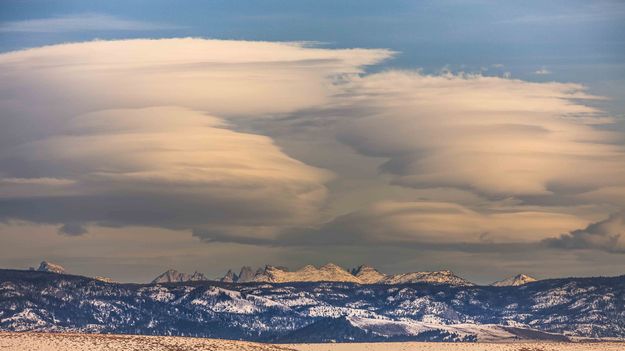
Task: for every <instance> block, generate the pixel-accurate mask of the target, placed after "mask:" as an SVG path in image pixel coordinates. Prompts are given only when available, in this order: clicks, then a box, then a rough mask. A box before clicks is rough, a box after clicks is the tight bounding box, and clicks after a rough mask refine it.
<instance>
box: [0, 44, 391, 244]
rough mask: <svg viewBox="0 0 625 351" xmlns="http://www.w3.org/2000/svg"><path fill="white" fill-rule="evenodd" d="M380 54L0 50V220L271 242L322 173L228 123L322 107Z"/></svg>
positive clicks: (313, 211) (309, 197)
mask: <svg viewBox="0 0 625 351" xmlns="http://www.w3.org/2000/svg"><path fill="white" fill-rule="evenodd" d="M389 55H390V52H388V51H385V50H324V49H317V48H309V47H307V46H306V45H305V44H298V43H263V42H254V43H252V42H236V41H215V40H200V39H172V40H130V41H115V42H90V43H83V44H67V45H57V46H50V47H44V48H39V49H31V50H25V51H19V52H13V53H7V54H3V55H0V76H1V77H2V80H3V81H4V82H7V84H4V85H3V87H2V88H0V97H1V99H0V108H1V109H2V110H3V111H5V112H6V114H3V118H2V119H1V120H0V146H1V147H2V150H3V152H2V154H1V155H0V174H3V176H4V177H3V179H4V181H3V182H2V183H0V213H1V215H0V216H1V219H3V220H26V221H32V222H37V223H50V224H61V225H62V227H61V229H60V232H61V233H63V234H68V235H80V234H83V233H85V231H86V229H85V227H86V226H87V225H90V224H97V225H101V226H110V227H121V226H147V227H163V228H171V229H195V230H196V231H197V232H198V233H209V234H206V235H219V236H223V237H232V238H240V237H250V238H270V237H272V236H274V235H275V234H276V233H277V232H279V231H281V230H283V229H284V228H290V227H293V226H302V225H310V223H311V222H315V221H316V220H317V218H318V217H319V208H320V207H321V206H322V204H323V202H324V200H325V197H326V192H327V189H326V187H325V183H326V182H327V181H328V180H329V179H330V178H331V176H332V175H331V172H329V171H326V170H322V169H319V168H316V167H312V166H309V165H306V164H304V163H302V162H300V161H298V160H296V159H294V158H292V157H289V156H288V155H286V154H285V153H284V152H283V151H282V150H281V149H280V148H279V147H277V146H276V145H275V144H274V142H273V141H272V140H271V139H270V138H269V137H266V136H262V135H258V134H253V133H249V132H243V131H237V130H235V125H234V124H232V123H231V122H232V121H236V120H237V119H258V118H269V117H270V116H273V115H279V114H284V113H287V112H289V111H294V110H297V109H301V108H305V107H308V106H311V105H316V104H319V103H324V101H327V100H328V99H330V96H331V95H332V94H333V92H334V91H336V90H337V89H338V87H336V86H335V84H340V83H335V79H337V77H341V76H349V75H355V74H358V73H359V72H361V70H362V66H364V65H367V64H373V63H375V62H378V61H379V60H381V59H384V58H385V57H388V56H389ZM31 185H36V186H31ZM77 223H78V224H77ZM199 236H201V235H199ZM232 240H234V239H232Z"/></svg>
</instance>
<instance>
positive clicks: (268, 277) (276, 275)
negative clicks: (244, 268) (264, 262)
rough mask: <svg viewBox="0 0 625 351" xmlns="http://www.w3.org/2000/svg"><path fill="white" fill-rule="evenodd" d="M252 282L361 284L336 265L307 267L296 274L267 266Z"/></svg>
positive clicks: (295, 272)
mask: <svg viewBox="0 0 625 351" xmlns="http://www.w3.org/2000/svg"><path fill="white" fill-rule="evenodd" d="M252 281H254V282H268V283H287V282H322V281H328V282H351V283H360V281H359V280H358V278H356V277H355V276H354V275H353V274H351V273H350V272H348V271H346V270H345V269H343V268H342V267H339V266H337V265H335V264H334V263H328V264H325V265H323V266H321V267H320V268H317V267H315V266H313V265H307V266H304V267H302V268H300V269H298V270H297V271H294V272H289V271H288V270H287V269H285V268H280V267H274V266H266V267H265V269H264V271H263V272H262V273H260V274H257V275H256V276H254V278H253V280H252Z"/></svg>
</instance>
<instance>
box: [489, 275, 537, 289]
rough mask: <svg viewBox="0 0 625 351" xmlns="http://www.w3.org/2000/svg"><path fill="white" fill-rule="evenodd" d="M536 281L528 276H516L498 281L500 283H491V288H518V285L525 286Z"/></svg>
mask: <svg viewBox="0 0 625 351" xmlns="http://www.w3.org/2000/svg"><path fill="white" fill-rule="evenodd" d="M535 281H536V279H535V278H533V277H530V276H529V275H526V274H517V275H515V276H514V277H510V278H507V279H504V280H500V281H496V282H494V283H492V284H491V285H492V286H519V285H525V284H527V283H531V282H535Z"/></svg>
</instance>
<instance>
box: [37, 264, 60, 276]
mask: <svg viewBox="0 0 625 351" xmlns="http://www.w3.org/2000/svg"><path fill="white" fill-rule="evenodd" d="M37 271H39V272H50V273H59V274H64V273H65V268H63V266H61V265H60V264H56V263H52V262H48V261H43V262H41V264H39V268H37Z"/></svg>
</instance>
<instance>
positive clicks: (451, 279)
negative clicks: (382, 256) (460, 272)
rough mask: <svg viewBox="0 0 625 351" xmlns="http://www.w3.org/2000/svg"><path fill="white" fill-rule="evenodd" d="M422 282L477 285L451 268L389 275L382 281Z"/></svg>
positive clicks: (396, 282) (398, 282) (399, 282)
mask: <svg viewBox="0 0 625 351" xmlns="http://www.w3.org/2000/svg"><path fill="white" fill-rule="evenodd" d="M421 282H424V283H436V284H449V285H458V286H471V285H475V284H473V283H471V282H470V281H468V280H466V279H463V278H460V277H459V276H457V275H455V274H454V273H453V272H452V271H450V270H442V271H434V272H412V273H402V274H395V275H391V276H388V277H386V278H384V279H383V280H382V281H381V283H383V284H405V283H421Z"/></svg>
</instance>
